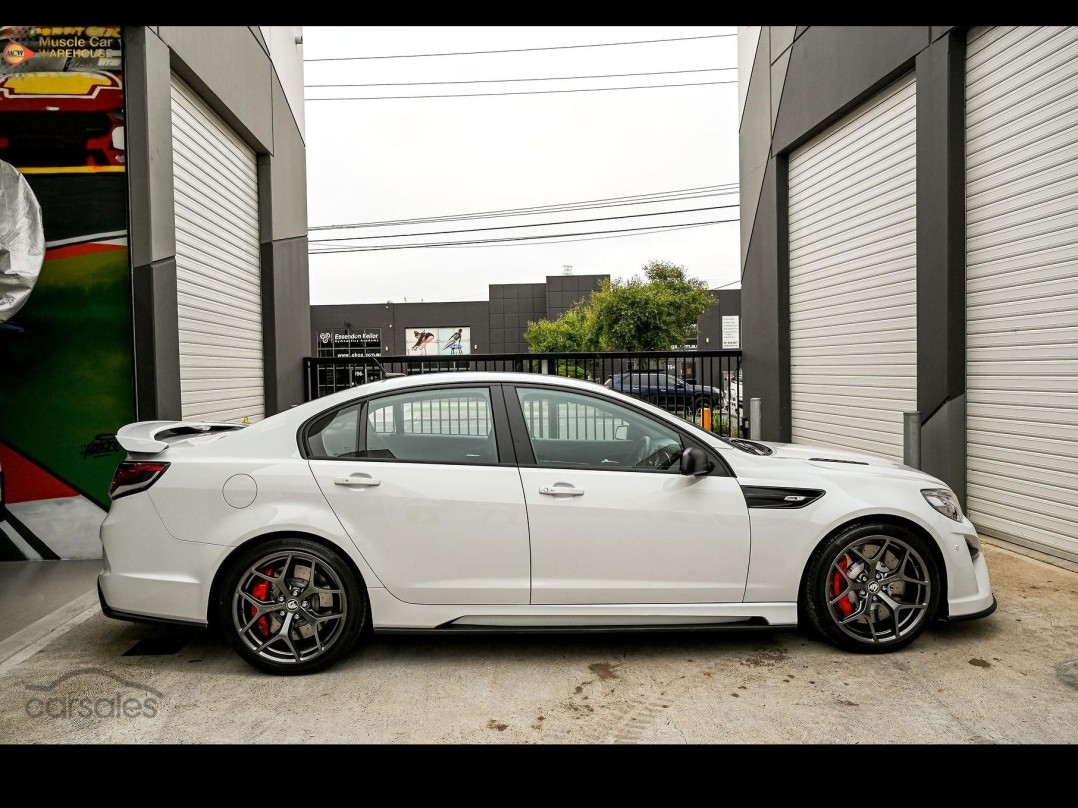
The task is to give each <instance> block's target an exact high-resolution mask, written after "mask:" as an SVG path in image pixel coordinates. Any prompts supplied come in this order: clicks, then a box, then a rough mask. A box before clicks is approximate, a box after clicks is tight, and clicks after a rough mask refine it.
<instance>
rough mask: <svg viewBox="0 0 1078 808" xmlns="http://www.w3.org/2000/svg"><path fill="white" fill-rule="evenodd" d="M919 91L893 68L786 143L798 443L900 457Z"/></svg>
mask: <svg viewBox="0 0 1078 808" xmlns="http://www.w3.org/2000/svg"><path fill="white" fill-rule="evenodd" d="M916 170H917V166H916V95H915V84H914V79H913V75H912V74H910V75H909V76H907V77H906V78H903V79H900V80H899V81H897V82H896V83H895V84H893V85H891V86H890V87H888V88H887V89H886V90H884V91H883V92H881V93H879V94H878V95H876V96H875V97H874V98H872V99H871V100H869V101H867V102H866V103H865V104H863V105H862V106H860V107H859V108H858V109H857V110H855V111H854V112H852V113H850V114H849V115H847V116H846V117H845V118H843V119H842V120H841V121H839V122H838V123H836V124H834V125H833V126H831V127H830V128H828V129H827V130H826V131H825V132H823V133H822V134H820V135H818V136H817V137H815V138H814V139H813V140H811V141H810V142H809V143H807V144H805V145H804V146H802V147H800V148H799V149H798V150H797V151H795V152H793V153H792V154H791V155H790V160H789V192H790V197H789V226H790V241H789V250H790V382H791V385H790V392H791V396H790V408H791V421H792V434H793V441H794V442H795V443H812V444H822V445H829V446H838V447H843V448H848V449H854V450H859V451H867V452H872V453H876V454H882V455H886V456H888V457H891V458H894V459H897V460H901V459H902V456H903V452H902V413H903V411H906V410H915V409H916V408H917V322H916V321H917V312H916V305H917V301H916V273H917V254H916V237H917V219H916V198H915V194H916Z"/></svg>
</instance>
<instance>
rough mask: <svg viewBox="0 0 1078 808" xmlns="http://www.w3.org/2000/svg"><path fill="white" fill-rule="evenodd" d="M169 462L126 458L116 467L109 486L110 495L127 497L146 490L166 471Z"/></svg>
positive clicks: (116, 497) (115, 497) (114, 497)
mask: <svg viewBox="0 0 1078 808" xmlns="http://www.w3.org/2000/svg"><path fill="white" fill-rule="evenodd" d="M167 468H168V463H144V462H142V461H141V460H125V461H124V462H123V463H121V464H120V465H118V466H117V467H116V473H115V474H113V475H112V485H110V486H109V496H110V497H112V498H113V499H119V498H120V497H126V496H127V495H128V494H136V493H138V492H139V491H145V490H146V489H147V488H149V487H150V486H151V485H153V484H154V483H155V482H157V480H158V478H159V477H160V476H161V475H162V474H164V473H165V469H167Z"/></svg>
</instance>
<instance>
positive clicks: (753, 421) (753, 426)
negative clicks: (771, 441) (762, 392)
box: [749, 398, 763, 440]
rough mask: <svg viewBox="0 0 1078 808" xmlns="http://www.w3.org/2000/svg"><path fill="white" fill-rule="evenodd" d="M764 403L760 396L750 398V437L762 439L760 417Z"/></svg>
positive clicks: (751, 438)
mask: <svg viewBox="0 0 1078 808" xmlns="http://www.w3.org/2000/svg"><path fill="white" fill-rule="evenodd" d="M762 410H763V405H762V404H761V403H760V399H758V398H750V399H749V439H750V440H762V438H761V437H760V431H761V430H760V427H761V424H760V418H761V412H762Z"/></svg>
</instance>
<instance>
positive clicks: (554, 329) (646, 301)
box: [524, 260, 715, 353]
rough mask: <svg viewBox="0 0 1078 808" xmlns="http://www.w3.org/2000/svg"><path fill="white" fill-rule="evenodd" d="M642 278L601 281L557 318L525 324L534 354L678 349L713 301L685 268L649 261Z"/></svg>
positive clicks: (525, 335)
mask: <svg viewBox="0 0 1078 808" xmlns="http://www.w3.org/2000/svg"><path fill="white" fill-rule="evenodd" d="M643 269H644V279H641V278H630V279H629V280H620V279H619V280H615V281H613V282H611V281H604V282H603V285H602V286H601V287H600V288H599V289H598V290H597V291H596V292H594V293H593V294H592V296H591V298H590V299H588V300H586V301H582V302H580V303H577V304H576V305H575V306H573V307H572V308H571V309H570V310H569V311H567V312H566V313H565V314H563V315H562V316H561V317H559V318H557V319H556V320H539V321H538V322H533V323H528V329H527V331H525V332H524V338H525V339H526V340H527V341H528V346H529V347H530V348H531V350H532V351H533V352H535V353H542V352H560V351H664V350H669V349H670V348H671V347H672V346H674V345H681V344H682V343H684V341H685V335H686V334H688V333H689V332H690V331H691V330H692V329H693V328H695V326H696V324H697V322H698V321H699V320H700V316H701V315H702V314H703V313H704V312H705V311H706V310H707V309H708V307H709V306H711V305H712V304H713V303H714V302H715V300H714V298H712V297H711V295H710V293H709V292H708V290H707V284H705V283H704V281H702V280H699V279H697V278H692V277H689V275H688V272H687V270H686V269H685V267H682V266H678V265H677V264H670V263H667V262H665V261H657V260H653V261H649V262H648V263H647V264H646V265H645V266H644V268H643Z"/></svg>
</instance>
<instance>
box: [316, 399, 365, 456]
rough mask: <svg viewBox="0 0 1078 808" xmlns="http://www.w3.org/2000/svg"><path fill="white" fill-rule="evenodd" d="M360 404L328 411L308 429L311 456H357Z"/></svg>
mask: <svg viewBox="0 0 1078 808" xmlns="http://www.w3.org/2000/svg"><path fill="white" fill-rule="evenodd" d="M359 408H360V405H359V404H353V405H352V406H351V407H348V408H346V409H343V410H337V411H336V412H331V413H327V414H326V415H323V416H322V417H321V418H319V419H318V420H317V421H315V422H314V423H313V424H311V426H310V428H309V429H308V430H307V451H308V452H309V454H310V455H311V457H341V458H355V457H356V448H357V446H358V444H359V429H358V427H359Z"/></svg>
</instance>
